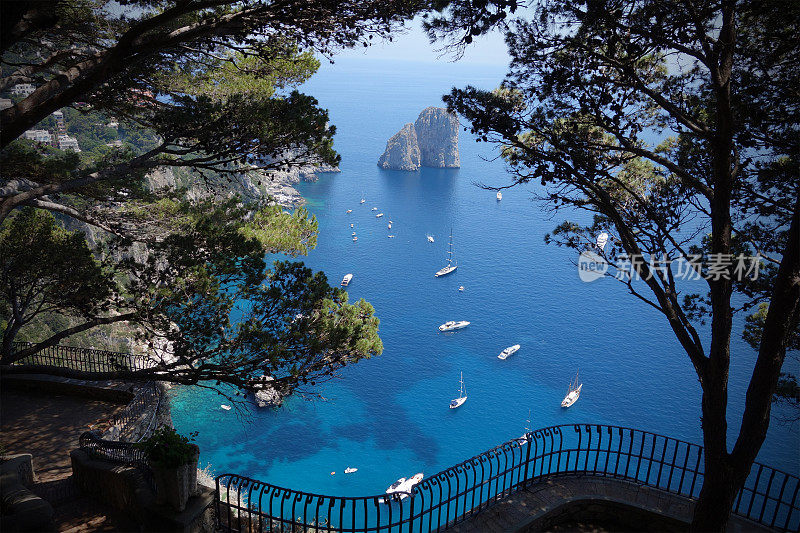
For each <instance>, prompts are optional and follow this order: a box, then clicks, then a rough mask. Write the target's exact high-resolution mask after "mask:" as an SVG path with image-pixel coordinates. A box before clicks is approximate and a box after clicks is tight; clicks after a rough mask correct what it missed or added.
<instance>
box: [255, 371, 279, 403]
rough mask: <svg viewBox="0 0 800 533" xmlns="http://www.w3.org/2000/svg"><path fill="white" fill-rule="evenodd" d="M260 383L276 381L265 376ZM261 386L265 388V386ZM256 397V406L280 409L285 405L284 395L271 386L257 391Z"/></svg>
mask: <svg viewBox="0 0 800 533" xmlns="http://www.w3.org/2000/svg"><path fill="white" fill-rule="evenodd" d="M259 381H260V382H262V383H268V382H270V381H275V378H273V377H272V376H266V375H264V376H261V378H260V379H259ZM261 386H262V387H264V385H261ZM254 396H255V402H256V405H257V406H259V407H280V405H281V404H282V403H283V395H282V394H281V393H280V391H278V390H277V389H275V388H272V387H269V386H266V387H264V388H260V389H258V390H256V392H255V394H254Z"/></svg>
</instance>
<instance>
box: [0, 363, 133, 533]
mask: <svg viewBox="0 0 800 533" xmlns="http://www.w3.org/2000/svg"><path fill="white" fill-rule="evenodd" d="M11 381H13V380H9V379H4V380H3V383H2V388H1V389H0V444H2V448H3V453H7V454H15V453H30V454H32V455H33V470H34V472H35V473H36V483H35V484H34V485H33V487H31V490H32V491H33V492H35V493H36V494H38V495H39V496H41V497H42V498H44V499H45V500H47V501H49V502H50V504H51V505H53V508H54V510H55V516H54V518H55V521H56V527H57V530H58V531H62V532H70V533H77V532H89V531H91V532H96V531H133V530H135V529H136V526H135V524H132V523H131V522H130V520H129V519H127V518H126V517H125V516H122V515H121V514H120V513H118V512H116V511H114V510H113V509H111V508H109V507H107V506H104V505H102V504H100V503H98V502H96V501H93V500H91V499H90V498H87V497H85V496H83V495H81V494H80V493H79V492H78V491H77V489H76V488H75V486H74V485H73V484H72V479H71V478H70V476H71V475H72V466H71V464H70V457H69V452H70V450H72V449H74V448H77V447H78V438H79V437H80V435H81V433H83V432H84V431H87V430H89V429H101V430H102V429H104V428H105V427H106V426H107V425H108V420H109V419H110V418H111V417H113V416H114V415H115V414H116V413H118V412H119V411H121V410H122V409H124V407H125V406H124V405H122V404H119V403H112V402H106V401H102V400H97V399H92V398H86V397H82V396H76V395H71V394H54V393H49V392H47V391H48V389H50V390H52V389H54V388H57V387H56V386H55V383H56V382H60V381H64V380H53V382H49V380H48V379H43V381H45V384H44V385H43V386H40V387H36V388H33V389H30V388H28V387H25V386H24V385H22V384H20V383H11ZM93 385H95V386H108V384H106V383H99V384H98V383H93ZM116 386H117V387H119V388H123V387H124V385H116Z"/></svg>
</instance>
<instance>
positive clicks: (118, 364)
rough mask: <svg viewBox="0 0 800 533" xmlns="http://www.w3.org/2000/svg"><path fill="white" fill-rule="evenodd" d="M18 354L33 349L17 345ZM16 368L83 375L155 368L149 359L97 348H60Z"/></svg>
mask: <svg viewBox="0 0 800 533" xmlns="http://www.w3.org/2000/svg"><path fill="white" fill-rule="evenodd" d="M13 346H14V351H15V352H19V351H22V350H24V349H25V348H29V347H31V346H33V343H30V342H15V343H14V344H13ZM13 364H15V365H35V366H57V367H62V368H70V369H72V370H79V371H83V372H114V371H119V370H143V369H145V368H149V367H151V366H153V363H152V362H151V361H149V360H148V358H147V357H146V356H143V355H136V354H132V353H125V352H112V351H110V350H95V349H93V348H78V347H75V346H64V345H61V344H57V345H55V346H49V347H47V348H44V349H43V350H41V351H39V352H36V353H35V354H33V355H29V356H28V357H25V358H23V359H20V360H19V361H16V362H15V363H13Z"/></svg>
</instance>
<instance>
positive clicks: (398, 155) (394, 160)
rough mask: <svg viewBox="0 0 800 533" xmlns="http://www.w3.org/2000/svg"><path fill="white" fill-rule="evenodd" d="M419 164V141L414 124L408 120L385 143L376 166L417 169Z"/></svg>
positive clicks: (394, 168)
mask: <svg viewBox="0 0 800 533" xmlns="http://www.w3.org/2000/svg"><path fill="white" fill-rule="evenodd" d="M419 164H420V151H419V143H418V142H417V132H416V128H415V127H414V124H411V123H410V122H409V123H408V124H406V125H405V126H403V129H401V130H400V131H398V132H397V133H395V134H394V135H393V136H392V138H391V139H389V141H388V142H387V143H386V150H385V151H384V152H383V155H382V156H381V157H380V159H378V166H380V167H381V168H390V169H393V170H417V169H418V168H419Z"/></svg>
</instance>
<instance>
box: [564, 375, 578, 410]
mask: <svg viewBox="0 0 800 533" xmlns="http://www.w3.org/2000/svg"><path fill="white" fill-rule="evenodd" d="M582 388H583V383H581V384H578V374H575V383H574V384H572V383H570V384H569V390H568V391H567V395H566V396H565V397H564V399H563V400H562V401H561V407H570V406H571V405H572V404H574V403H575V402H577V401H578V398H580V396H581V389H582Z"/></svg>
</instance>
